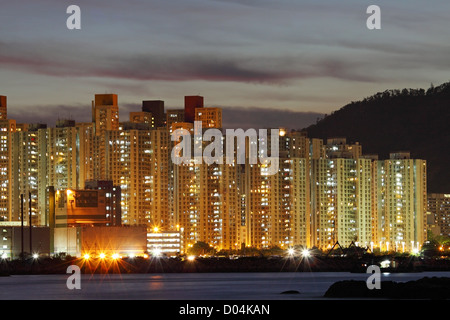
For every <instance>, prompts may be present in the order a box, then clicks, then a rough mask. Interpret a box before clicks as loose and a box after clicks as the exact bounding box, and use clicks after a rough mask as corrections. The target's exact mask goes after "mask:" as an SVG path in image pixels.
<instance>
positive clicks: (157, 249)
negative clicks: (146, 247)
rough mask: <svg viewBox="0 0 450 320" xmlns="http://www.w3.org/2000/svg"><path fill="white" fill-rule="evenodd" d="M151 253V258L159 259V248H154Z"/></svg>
mask: <svg viewBox="0 0 450 320" xmlns="http://www.w3.org/2000/svg"><path fill="white" fill-rule="evenodd" d="M152 253H153V256H154V257H157V258H158V257H161V255H162V251H161V249H160V248H155V249H153V251H152Z"/></svg>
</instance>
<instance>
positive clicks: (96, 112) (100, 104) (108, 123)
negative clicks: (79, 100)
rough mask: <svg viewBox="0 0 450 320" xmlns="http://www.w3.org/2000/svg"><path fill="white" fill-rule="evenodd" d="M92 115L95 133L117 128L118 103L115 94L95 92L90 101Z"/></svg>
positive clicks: (99, 133)
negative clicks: (92, 99) (93, 97)
mask: <svg viewBox="0 0 450 320" xmlns="http://www.w3.org/2000/svg"><path fill="white" fill-rule="evenodd" d="M92 117H93V122H94V123H95V134H96V135H98V136H101V135H102V134H103V133H104V132H105V131H109V130H118V129H119V105H118V98H117V94H96V95H95V99H94V101H92Z"/></svg>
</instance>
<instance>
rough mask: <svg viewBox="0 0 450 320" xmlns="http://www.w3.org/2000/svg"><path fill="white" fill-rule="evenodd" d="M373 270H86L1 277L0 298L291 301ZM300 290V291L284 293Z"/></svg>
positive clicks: (319, 294)
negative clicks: (74, 276)
mask: <svg viewBox="0 0 450 320" xmlns="http://www.w3.org/2000/svg"><path fill="white" fill-rule="evenodd" d="M368 276H369V274H365V273H347V272H315V273H306V272H298V273H177V274H173V273H171V274H125V275H118V274H113V275H101V274H97V275H81V289H80V290H69V289H68V288H67V286H66V281H67V279H68V277H69V275H16V276H10V277H0V299H2V300H5V299H8V300H18V299H27V300H28V299H32V300H39V299H45V300H72V299H79V300H95V299H119V300H142V299H145V300H147V299H149V300H292V299H303V300H307V299H314V300H316V299H325V298H323V295H324V293H325V292H326V290H327V289H328V288H329V287H330V286H331V285H332V284H333V283H334V282H336V281H340V280H351V279H353V280H367V278H368ZM434 276H435V277H450V272H422V273H391V274H383V275H382V278H381V280H382V281H384V280H392V281H398V282H402V281H410V280H417V279H420V278H423V277H434ZM287 290H297V291H299V292H300V294H295V295H286V294H281V292H284V291H287Z"/></svg>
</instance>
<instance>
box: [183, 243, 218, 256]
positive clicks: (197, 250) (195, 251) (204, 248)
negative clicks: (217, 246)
mask: <svg viewBox="0 0 450 320" xmlns="http://www.w3.org/2000/svg"><path fill="white" fill-rule="evenodd" d="M187 253H188V254H190V255H195V256H199V255H205V254H214V248H213V247H211V246H210V245H209V244H207V243H206V242H202V241H198V242H196V243H194V245H193V246H192V247H191V248H189V249H188V250H187Z"/></svg>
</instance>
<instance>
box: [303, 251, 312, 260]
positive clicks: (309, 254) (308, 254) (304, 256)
mask: <svg viewBox="0 0 450 320" xmlns="http://www.w3.org/2000/svg"><path fill="white" fill-rule="evenodd" d="M310 256H311V252H309V250H308V249H303V250H302V257H303V258H309V257H310Z"/></svg>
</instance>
